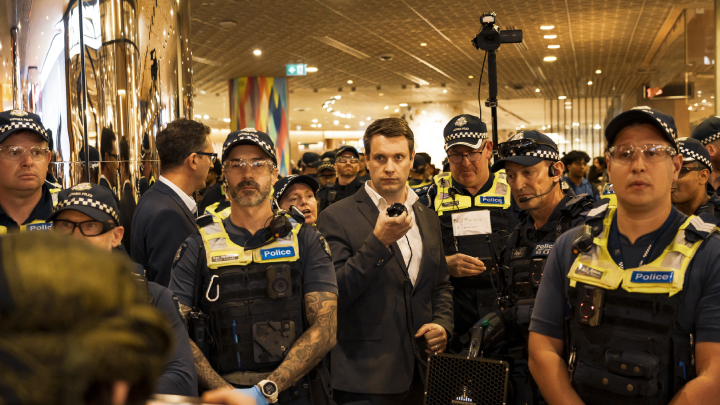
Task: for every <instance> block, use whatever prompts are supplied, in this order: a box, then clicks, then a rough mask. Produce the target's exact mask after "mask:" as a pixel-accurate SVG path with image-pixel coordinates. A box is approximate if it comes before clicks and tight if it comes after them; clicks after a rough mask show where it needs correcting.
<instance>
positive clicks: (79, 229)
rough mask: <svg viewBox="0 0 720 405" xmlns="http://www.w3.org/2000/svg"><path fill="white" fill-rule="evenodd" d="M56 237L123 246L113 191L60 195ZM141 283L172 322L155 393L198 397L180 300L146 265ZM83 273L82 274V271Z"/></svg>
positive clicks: (85, 187) (79, 188)
mask: <svg viewBox="0 0 720 405" xmlns="http://www.w3.org/2000/svg"><path fill="white" fill-rule="evenodd" d="M48 221H49V222H52V224H53V227H52V230H53V231H55V232H56V233H59V234H62V235H67V236H72V237H74V238H75V239H78V240H81V241H83V242H86V243H89V244H91V245H93V246H95V247H97V248H99V249H102V250H107V251H111V250H112V249H113V248H116V247H118V246H120V243H121V241H122V238H123V235H124V234H125V229H124V228H123V226H122V225H121V222H120V211H119V210H118V207H117V204H116V203H115V199H114V198H113V196H112V194H111V191H110V190H108V189H107V188H106V187H104V186H100V185H97V184H92V183H80V184H78V185H76V186H74V187H72V188H70V189H68V190H63V191H61V192H60V193H59V194H58V204H57V206H56V207H55V211H54V212H53V214H52V215H51V216H50V217H49V218H48ZM135 267H136V273H137V276H138V279H140V281H141V282H142V284H143V285H147V292H148V302H149V303H152V305H153V306H155V307H156V308H157V309H159V310H160V311H161V312H162V313H163V314H164V315H165V317H166V319H167V320H168V322H170V324H171V326H172V328H173V332H174V336H175V347H174V350H173V353H172V355H171V356H170V357H169V359H168V361H167V363H166V364H165V371H164V372H163V375H162V376H161V377H160V379H159V380H158V383H157V386H156V387H155V393H158V394H169V395H186V396H197V393H198V391H197V377H196V375H195V365H194V363H193V354H192V350H191V349H190V341H189V339H188V335H187V331H186V330H185V322H184V321H183V318H182V316H181V314H180V311H179V308H178V305H177V299H176V298H175V297H174V296H173V295H172V293H171V292H170V290H168V289H167V288H165V287H163V286H161V285H159V284H156V283H153V282H148V281H147V280H146V279H145V277H144V274H145V270H144V269H143V268H142V265H139V264H136V265H135ZM81 271H82V270H81Z"/></svg>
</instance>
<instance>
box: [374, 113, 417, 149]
mask: <svg viewBox="0 0 720 405" xmlns="http://www.w3.org/2000/svg"><path fill="white" fill-rule="evenodd" d="M375 135H382V136H384V137H386V138H394V137H396V136H404V137H405V139H407V142H408V147H409V148H410V153H412V151H413V150H415V135H414V134H413V131H412V129H410V127H409V126H408V124H407V122H405V120H404V119H402V118H381V119H379V120H375V122H373V123H372V124H370V126H369V127H367V129H366V130H365V135H363V144H364V145H365V153H366V154H367V155H368V156H370V155H371V154H372V152H371V151H370V141H371V140H372V137H373V136H375Z"/></svg>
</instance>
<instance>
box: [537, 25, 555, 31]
mask: <svg viewBox="0 0 720 405" xmlns="http://www.w3.org/2000/svg"><path fill="white" fill-rule="evenodd" d="M553 28H555V26H554V25H541V26H540V29H541V30H551V29H553Z"/></svg>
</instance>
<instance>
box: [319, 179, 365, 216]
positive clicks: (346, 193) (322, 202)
mask: <svg viewBox="0 0 720 405" xmlns="http://www.w3.org/2000/svg"><path fill="white" fill-rule="evenodd" d="M339 181H340V179H336V180H335V183H333V184H330V183H328V184H327V185H326V186H325V187H324V188H323V189H322V190H318V192H317V196H316V199H317V201H318V215H320V212H322V210H324V209H325V208H327V207H329V206H330V204H335V203H336V202H338V201H340V200H342V199H343V198H347V197H350V196H351V195H355V193H357V192H358V190H360V189H361V188H363V186H364V185H365V182H363V181H360V180H358V178H357V176H356V177H355V178H354V179H353V181H351V182H350V183H348V184H347V185H344V186H341V185H340V183H339ZM333 191H334V192H336V193H337V194H335V199H334V200H333V201H332V203H331V202H330V200H329V195H330V193H331V192H333Z"/></svg>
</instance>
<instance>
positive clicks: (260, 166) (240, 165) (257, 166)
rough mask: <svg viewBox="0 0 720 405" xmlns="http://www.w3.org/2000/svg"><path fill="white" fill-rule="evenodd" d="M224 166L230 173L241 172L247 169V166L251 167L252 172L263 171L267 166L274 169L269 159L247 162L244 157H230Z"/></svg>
mask: <svg viewBox="0 0 720 405" xmlns="http://www.w3.org/2000/svg"><path fill="white" fill-rule="evenodd" d="M223 167H225V170H227V171H228V172H229V173H240V172H243V171H245V168H246V167H250V171H251V172H252V173H262V172H264V171H265V168H266V167H267V168H270V169H273V168H274V166H273V164H272V162H271V161H269V160H255V161H253V162H246V161H245V160H243V159H230V160H228V161H226V162H225V163H223Z"/></svg>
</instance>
